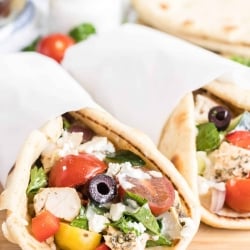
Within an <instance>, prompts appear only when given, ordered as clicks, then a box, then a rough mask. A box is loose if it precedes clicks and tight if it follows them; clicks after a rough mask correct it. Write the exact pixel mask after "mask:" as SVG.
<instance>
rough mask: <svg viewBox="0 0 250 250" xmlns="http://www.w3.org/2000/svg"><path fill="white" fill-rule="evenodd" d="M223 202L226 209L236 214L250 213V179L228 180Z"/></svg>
mask: <svg viewBox="0 0 250 250" xmlns="http://www.w3.org/2000/svg"><path fill="white" fill-rule="evenodd" d="M225 202H226V204H227V206H228V207H230V208H232V209H233V210H235V211H237V212H240V213H244V212H250V179H249V178H248V179H243V178H241V179H236V178H235V179H231V180H228V181H227V182H226V200H225Z"/></svg>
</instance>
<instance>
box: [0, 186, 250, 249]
mask: <svg viewBox="0 0 250 250" xmlns="http://www.w3.org/2000/svg"><path fill="white" fill-rule="evenodd" d="M1 191H2V189H1V187H0V192H1ZM4 216H5V213H4V212H3V211H1V212H0V224H2V221H3V220H4ZM213 249H216V250H247V249H250V230H249V231H232V230H220V229H214V228H211V227H208V226H206V225H203V224H201V226H200V229H199V231H198V233H197V235H196V236H195V237H194V239H193V241H192V243H191V244H190V246H189V247H188V250H213ZM0 250H20V248H19V247H17V246H16V245H14V244H11V243H9V242H8V241H7V240H6V239H5V238H4V236H3V234H2V231H1V230H0ZM38 250H39V249H38Z"/></svg>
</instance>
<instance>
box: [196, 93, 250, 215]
mask: <svg viewBox="0 0 250 250" xmlns="http://www.w3.org/2000/svg"><path fill="white" fill-rule="evenodd" d="M195 115H196V125H197V136H196V156H197V162H198V174H199V176H198V189H199V195H200V200H201V203H202V205H203V206H204V207H206V208H207V209H208V210H209V211H211V212H213V213H216V214H218V215H222V216H223V215H224V216H226V215H228V214H229V213H230V216H232V217H238V216H239V213H241V216H242V217H249V216H250V191H249V190H250V178H249V173H250V112H248V111H247V110H243V109H235V108H232V107H231V106H230V105H225V104H222V103H221V102H220V101H219V100H218V99H217V98H215V97H213V96H212V95H210V94H208V93H207V92H203V93H201V92H197V93H196V94H195Z"/></svg>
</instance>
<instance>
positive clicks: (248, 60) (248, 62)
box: [231, 56, 250, 67]
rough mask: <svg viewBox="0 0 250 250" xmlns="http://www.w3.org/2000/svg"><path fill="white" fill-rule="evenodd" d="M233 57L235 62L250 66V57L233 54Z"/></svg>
mask: <svg viewBox="0 0 250 250" xmlns="http://www.w3.org/2000/svg"><path fill="white" fill-rule="evenodd" d="M231 59H232V60H233V61H235V62H238V63H240V64H243V65H245V66H248V67H250V58H246V57H243V56H232V57H231Z"/></svg>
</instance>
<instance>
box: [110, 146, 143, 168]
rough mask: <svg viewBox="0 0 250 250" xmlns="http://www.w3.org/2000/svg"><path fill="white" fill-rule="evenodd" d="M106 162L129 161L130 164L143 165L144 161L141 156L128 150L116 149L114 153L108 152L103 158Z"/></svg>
mask: <svg viewBox="0 0 250 250" xmlns="http://www.w3.org/2000/svg"><path fill="white" fill-rule="evenodd" d="M105 161H106V162H113V163H120V164H121V163H124V162H130V163H131V164H132V166H144V165H145V161H144V160H142V158H141V157H140V156H138V155H136V154H134V153H133V152H131V151H129V150H117V151H116V152H114V153H110V154H108V155H107V156H106V158H105Z"/></svg>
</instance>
